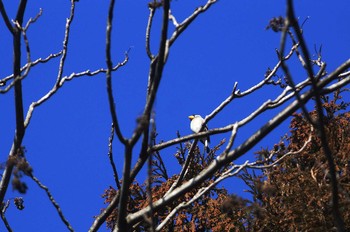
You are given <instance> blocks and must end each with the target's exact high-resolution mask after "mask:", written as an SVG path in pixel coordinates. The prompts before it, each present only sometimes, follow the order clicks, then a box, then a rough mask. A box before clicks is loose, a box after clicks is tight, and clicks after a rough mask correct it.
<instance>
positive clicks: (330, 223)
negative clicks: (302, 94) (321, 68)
mask: <svg viewBox="0 0 350 232" xmlns="http://www.w3.org/2000/svg"><path fill="white" fill-rule="evenodd" d="M340 99H341V97H340V96H339V95H336V94H335V95H334V99H333V100H329V99H328V97H324V104H323V107H324V111H325V112H326V115H325V118H323V122H324V124H325V129H326V133H327V139H328V145H329V147H330V148H331V151H332V155H333V159H334V162H335V165H336V171H337V173H336V174H337V182H338V183H337V184H338V188H339V196H338V197H339V210H340V212H341V214H342V217H343V220H344V222H345V225H346V229H347V231H350V211H349V210H348V209H349V206H350V197H349V193H350V184H349V183H350V182H349V181H350V167H349V164H350V163H349V151H350V137H349V134H350V113H349V112H345V111H344V110H345V109H346V107H347V104H345V103H344V102H342V101H341V102H340V103H339V100H340ZM309 115H310V117H311V118H313V119H314V118H315V117H316V112H315V111H312V112H310V113H309ZM290 127H291V133H290V136H289V137H288V138H287V141H288V142H289V144H288V146H287V147H286V148H285V150H284V151H283V149H281V148H280V147H279V148H277V149H276V148H274V151H271V152H275V151H276V150H278V151H279V152H281V151H282V152H281V153H282V154H283V153H285V152H288V151H295V150H298V149H300V148H301V147H302V146H303V144H304V143H305V141H307V139H308V137H309V136H310V134H312V140H311V142H310V143H309V144H308V146H307V147H306V149H305V150H303V151H302V152H301V153H299V154H297V155H294V156H289V157H287V158H286V159H284V161H283V162H282V163H280V164H279V165H276V166H274V167H273V168H270V169H268V170H265V171H264V173H263V174H262V175H260V176H259V177H258V178H256V177H255V176H253V175H246V176H242V178H245V180H246V182H248V181H249V180H251V182H252V180H256V183H253V184H251V185H250V188H251V191H250V192H251V193H252V194H253V196H254V199H256V203H258V205H259V208H260V210H259V212H260V214H259V215H255V217H254V223H253V224H251V225H250V228H249V230H253V231H334V230H335V224H334V219H333V216H332V209H333V208H332V191H331V183H330V174H329V167H328V162H327V160H326V156H325V154H324V152H323V149H321V143H320V139H319V137H318V135H317V133H315V132H314V131H312V130H311V126H310V123H309V122H308V121H307V120H306V119H305V117H304V116H303V115H302V114H294V115H293V119H292V121H291V124H290ZM264 152H265V153H266V151H260V152H259V154H260V155H261V154H262V153H264Z"/></svg>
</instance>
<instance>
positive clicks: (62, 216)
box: [29, 172, 74, 231]
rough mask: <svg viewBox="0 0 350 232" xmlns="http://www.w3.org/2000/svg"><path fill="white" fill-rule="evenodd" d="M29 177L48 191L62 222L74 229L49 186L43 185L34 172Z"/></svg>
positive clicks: (71, 229)
mask: <svg viewBox="0 0 350 232" xmlns="http://www.w3.org/2000/svg"><path fill="white" fill-rule="evenodd" d="M29 177H30V178H32V180H33V181H34V182H35V183H37V185H38V186H39V187H40V188H41V189H43V190H44V191H45V192H46V194H47V196H48V197H49V199H50V201H51V203H52V204H53V206H54V207H55V208H56V210H57V213H58V215H59V216H60V218H61V220H62V222H63V223H64V224H65V225H66V226H67V228H68V230H69V231H74V229H73V227H72V226H71V225H70V223H69V222H68V220H67V219H66V217H65V216H64V215H63V212H62V209H61V207H60V206H59V204H58V203H57V202H56V200H55V199H54V198H53V196H52V194H51V192H50V190H49V188H48V187H46V186H45V185H43V184H42V183H41V182H40V181H39V179H38V178H36V177H35V176H34V175H33V173H32V172H31V173H29Z"/></svg>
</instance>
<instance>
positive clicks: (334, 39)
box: [0, 0, 350, 232]
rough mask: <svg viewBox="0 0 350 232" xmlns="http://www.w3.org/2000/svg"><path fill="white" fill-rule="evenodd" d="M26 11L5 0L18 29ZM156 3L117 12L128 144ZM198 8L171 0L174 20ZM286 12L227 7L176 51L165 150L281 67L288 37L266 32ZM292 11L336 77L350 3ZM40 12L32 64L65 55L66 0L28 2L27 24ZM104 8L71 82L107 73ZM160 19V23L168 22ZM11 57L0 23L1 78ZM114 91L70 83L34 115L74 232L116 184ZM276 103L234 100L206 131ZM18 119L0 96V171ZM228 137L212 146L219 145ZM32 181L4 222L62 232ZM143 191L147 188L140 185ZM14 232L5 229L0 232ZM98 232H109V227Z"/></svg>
mask: <svg viewBox="0 0 350 232" xmlns="http://www.w3.org/2000/svg"><path fill="white" fill-rule="evenodd" d="M17 2H18V1H16V3H13V1H4V5H5V7H6V9H7V11H8V15H9V17H10V18H12V19H13V18H14V17H15V12H16V10H15V8H16V5H17ZM147 2H148V1H116V7H115V20H114V27H113V44H112V52H113V60H114V61H115V63H116V62H118V61H121V60H123V58H124V52H125V51H126V50H128V49H129V48H132V49H131V51H130V54H129V56H130V61H129V63H128V64H127V65H126V66H125V67H123V68H122V69H121V70H120V71H118V72H116V73H114V74H113V81H114V95H115V98H116V105H117V111H118V116H119V119H120V124H121V129H122V132H123V133H124V135H125V136H130V135H131V134H132V132H133V130H134V128H135V125H136V118H137V117H138V116H139V115H140V114H141V113H142V110H143V105H144V103H145V95H146V86H147V74H148V68H149V60H148V58H147V56H146V52H145V28H146V23H147V19H148V9H147ZM199 2H200V3H203V2H205V1H188V0H187V1H184V0H174V1H172V7H173V8H172V9H173V10H172V13H173V14H174V15H175V16H176V17H177V20H178V21H179V22H181V21H182V20H183V19H184V18H185V17H186V16H188V15H189V14H190V13H191V12H193V10H194V9H195V8H196V7H197V6H199V5H200V3H199ZM284 4H285V2H284V1H230V0H227V1H225V0H221V1H218V2H217V3H216V4H215V5H214V6H213V7H212V8H211V9H209V11H208V12H206V13H205V14H203V15H201V16H200V17H198V19H197V21H196V22H194V23H193V24H192V25H191V26H190V27H189V28H188V30H187V31H186V32H185V33H183V34H182V35H181V37H180V38H179V39H178V40H177V41H176V43H175V44H174V46H173V47H172V49H171V52H170V57H169V60H168V63H167V65H166V67H165V70H164V75H163V79H162V82H161V86H160V90H159V93H158V97H157V100H156V103H155V112H156V123H157V129H158V133H159V135H158V140H164V141H166V140H169V139H172V138H175V137H176V131H177V130H179V131H180V133H181V135H187V134H190V133H191V132H190V129H189V120H188V118H187V116H188V115H190V114H201V115H203V116H204V115H207V114H209V113H210V112H211V111H212V110H213V109H215V108H216V107H217V106H218V105H219V104H220V103H221V102H222V101H223V100H224V99H225V98H226V97H227V96H228V95H229V94H230V92H231V90H232V87H233V84H234V82H236V81H237V82H238V88H239V89H240V90H242V91H243V90H245V89H247V88H249V87H251V86H252V85H254V84H256V83H258V82H259V81H261V80H262V79H263V77H264V74H265V71H266V69H267V67H271V68H272V67H273V66H274V65H275V64H276V62H277V58H276V53H275V48H278V47H279V39H280V34H276V33H274V32H272V31H266V30H265V27H266V25H267V24H268V22H269V20H270V19H271V18H272V17H274V16H280V15H282V16H283V15H284V14H285V6H284ZM295 6H296V15H297V16H299V17H300V21H303V20H304V19H305V18H307V17H310V19H309V20H308V21H307V23H306V24H305V25H304V33H305V38H306V41H307V44H308V45H309V49H310V52H311V53H312V54H314V52H313V46H314V45H316V46H318V47H319V46H320V45H321V44H322V46H323V53H322V54H323V57H324V60H325V61H326V62H327V64H328V66H327V70H329V71H332V70H333V69H334V68H335V67H336V66H338V65H339V64H341V63H342V62H343V61H345V60H346V59H348V58H349V55H350V46H349V44H350V32H349V31H348V23H347V15H348V13H349V11H350V2H349V1H347V0H341V1H336V3H335V2H334V1H333V2H331V1H301V0H299V1H295ZM39 8H42V9H43V15H42V16H41V18H40V19H39V20H38V21H37V22H36V23H35V24H33V25H31V28H30V30H29V31H28V38H29V40H30V45H31V51H32V53H31V55H32V59H33V60H34V59H36V58H38V57H46V56H47V55H48V54H50V53H55V52H58V51H59V50H60V49H61V46H62V39H63V36H64V35H63V33H64V27H65V22H66V18H67V17H68V15H69V8H70V3H69V1H68V0H66V1H62V0H60V1H54V0H51V1H29V2H28V7H27V11H26V14H25V22H26V21H27V20H28V19H29V18H30V17H34V16H35V15H36V14H37V12H38V11H39ZM107 9H108V1H97V0H80V1H79V2H78V3H77V5H76V13H75V20H74V22H73V24H72V28H71V36H70V42H69V51H68V57H67V62H66V68H65V70H64V75H69V74H70V73H72V72H80V71H84V70H86V69H90V70H95V69H99V68H104V67H105V51H104V48H105V28H106V15H107ZM155 20H156V21H157V20H158V21H159V20H160V14H157V15H156V17H155ZM157 26H159V23H155V25H154V30H153V31H152V38H153V39H152V46H151V47H152V49H153V52H154V53H156V50H155V49H156V48H157V45H158V37H157V36H158V34H159V28H157ZM171 29H173V27H170V30H171ZM11 47H12V39H11V37H10V34H9V32H8V31H7V30H6V27H5V24H4V23H3V21H2V20H1V22H0V79H1V78H3V77H5V76H7V75H9V74H11V73H12V64H11V62H12V50H11ZM23 52H24V50H23ZM23 57H24V58H25V53H23ZM23 61H25V60H23ZM58 61H59V60H58V59H55V60H52V61H50V62H49V63H47V64H41V65H40V66H39V65H38V66H36V67H34V68H32V70H31V73H30V75H29V76H28V77H27V78H26V79H25V81H24V82H23V94H24V101H25V102H24V103H25V109H26V110H27V109H28V106H29V104H30V103H31V102H33V101H36V100H38V98H40V97H41V96H42V95H43V94H45V93H46V92H47V91H48V90H49V88H51V86H52V85H53V84H54V82H55V79H56V76H57V67H58ZM292 73H293V74H294V78H295V79H296V80H301V79H302V78H304V76H305V73H304V72H303V71H302V70H301V69H300V68H299V67H298V68H296V69H292ZM105 89H106V87H105V76H104V75H98V76H94V77H82V78H78V79H75V80H73V81H71V82H67V83H66V84H65V85H64V86H63V88H62V89H61V90H60V91H59V92H58V93H57V94H56V95H55V96H54V97H53V98H52V99H51V100H49V101H48V102H46V103H45V104H44V105H42V106H40V107H39V108H37V109H36V110H35V112H34V115H33V118H32V121H31V124H30V126H29V128H28V129H27V131H26V135H25V139H24V141H23V145H24V146H25V147H26V149H27V154H26V155H27V158H28V161H29V162H30V164H31V165H32V167H33V169H34V174H35V175H36V176H37V177H38V178H39V179H40V180H41V181H42V182H43V184H45V185H47V186H48V187H49V188H50V190H51V192H52V193H53V195H54V197H55V199H56V200H57V201H58V203H59V204H60V206H61V207H62V210H63V212H64V214H65V215H66V217H67V218H68V220H69V221H70V223H71V224H72V225H73V228H74V229H75V230H76V231H86V230H87V229H88V228H89V227H90V225H91V223H92V221H93V216H94V215H97V214H99V212H100V209H101V208H102V207H104V205H103V199H102V198H101V194H102V193H103V191H104V189H106V188H108V186H110V185H112V186H113V183H114V181H113V175H112V169H111V168H110V165H109V161H108V157H107V151H108V147H107V145H108V136H109V133H110V123H111V119H110V114H109V108H108V102H107V94H106V91H105ZM276 94H278V92H276V91H274V90H273V88H266V89H263V90H261V91H258V92H257V93H255V94H254V95H252V96H249V97H247V98H243V99H238V100H235V101H234V102H232V103H231V104H230V105H229V106H228V107H227V108H225V110H223V111H222V113H221V114H219V115H218V116H217V117H216V118H214V119H213V120H212V121H211V122H210V123H209V127H210V128H215V127H221V126H225V125H228V124H230V123H233V122H235V121H238V120H241V119H242V118H244V117H246V116H247V115H249V114H250V113H251V112H252V111H253V110H254V109H255V108H256V107H257V106H259V105H260V104H262V103H263V102H264V101H266V100H267V99H269V98H273V97H275V96H276ZM276 112H277V111H274V112H267V113H266V114H264V115H263V116H261V117H259V118H258V119H256V120H255V121H254V122H252V123H251V124H249V125H248V126H246V127H243V128H242V130H241V131H240V132H239V136H238V138H237V141H236V144H237V145H238V144H239V142H242V141H244V139H246V138H247V137H248V136H249V135H250V134H251V133H252V132H254V131H256V130H257V129H258V128H259V126H260V125H261V124H262V123H265V122H266V120H268V118H269V116H271V115H274V114H275V113H276ZM14 115H15V114H14V103H13V91H11V92H9V93H8V94H5V95H0V157H1V158H0V160H1V161H2V162H5V161H6V158H7V155H8V152H9V150H10V148H11V144H12V140H13V136H14V128H15V118H14ZM287 131H288V122H286V123H285V124H284V126H283V127H280V128H279V129H278V130H277V131H275V132H273V133H272V134H271V135H270V136H269V138H268V139H265V140H264V141H262V142H261V143H260V144H259V145H258V146H257V147H256V148H255V149H253V150H251V151H250V152H249V153H248V154H247V155H246V156H245V157H243V159H241V160H240V161H243V160H246V159H252V157H253V153H254V151H257V150H259V149H260V148H261V147H267V146H269V147H271V146H272V145H273V143H275V142H277V141H278V140H279V138H280V136H282V135H283V134H284V133H286V132H287ZM227 136H228V135H227V134H225V135H217V136H215V137H213V138H212V145H216V144H217V143H218V141H220V140H221V139H222V138H224V137H226V138H227ZM175 152H176V148H175V147H171V148H169V149H166V150H164V151H162V153H161V154H162V157H164V160H165V162H166V163H167V164H168V167H169V170H168V171H169V174H174V173H176V172H178V171H179V166H178V164H177V161H176V159H175V158H174V156H173V154H174V153H175ZM114 155H115V161H116V164H117V168H118V170H119V173H120V172H121V167H122V160H121V157H122V146H121V145H120V144H118V143H117V142H116V141H115V143H114ZM135 155H137V149H136V152H135ZM119 157H120V158H119ZM24 180H25V181H26V183H27V184H28V186H29V190H28V193H27V194H25V195H23V198H24V201H25V203H24V204H25V209H24V210H23V211H18V210H17V209H16V208H15V207H14V206H13V205H11V206H10V208H9V209H8V210H7V213H6V215H7V218H8V220H9V222H10V224H11V226H12V227H13V229H14V231H53V232H56V231H65V226H64V225H63V224H62V223H61V221H60V219H59V217H58V215H57V213H56V210H55V209H54V208H53V206H52V205H51V203H50V202H49V200H48V199H47V197H46V194H45V192H43V191H42V190H41V189H39V188H38V187H37V186H36V184H35V183H33V182H32V181H31V180H30V179H29V178H25V179H24ZM140 181H143V179H142V176H141V178H140ZM225 185H226V187H227V188H228V189H230V191H231V192H232V193H236V194H239V195H244V192H243V190H244V189H246V187H245V186H244V185H242V183H240V182H237V180H233V179H231V180H230V181H226V182H225ZM16 196H21V195H20V194H18V193H17V192H13V191H12V190H11V189H10V190H9V191H8V193H7V195H6V199H9V198H12V197H16ZM244 196H247V195H244ZM5 230H6V229H5V227H4V226H3V224H2V223H0V231H5ZM101 231H105V227H104V226H103V227H102V228H101Z"/></svg>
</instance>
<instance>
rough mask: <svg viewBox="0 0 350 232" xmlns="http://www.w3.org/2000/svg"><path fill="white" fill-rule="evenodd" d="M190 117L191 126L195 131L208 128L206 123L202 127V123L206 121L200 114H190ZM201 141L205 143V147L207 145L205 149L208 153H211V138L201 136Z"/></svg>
mask: <svg viewBox="0 0 350 232" xmlns="http://www.w3.org/2000/svg"><path fill="white" fill-rule="evenodd" d="M188 118H189V119H190V120H191V124H190V127H191V130H192V131H193V132H194V133H199V132H201V131H207V130H208V127H207V126H206V125H205V126H204V127H203V128H202V125H203V123H204V119H203V118H202V117H201V116H200V115H198V114H196V115H190V116H188ZM201 128H202V130H201ZM200 141H201V142H202V143H203V144H204V147H205V150H206V151H207V153H209V152H210V148H209V142H210V138H209V136H207V137H206V138H201V139H200Z"/></svg>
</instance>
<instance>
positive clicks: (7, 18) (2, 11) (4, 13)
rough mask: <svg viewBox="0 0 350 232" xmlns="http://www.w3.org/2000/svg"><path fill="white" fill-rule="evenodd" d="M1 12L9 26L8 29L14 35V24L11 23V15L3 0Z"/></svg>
mask: <svg viewBox="0 0 350 232" xmlns="http://www.w3.org/2000/svg"><path fill="white" fill-rule="evenodd" d="M0 13H1V15H2V18H3V20H4V22H5V25H6V26H7V29H8V30H9V31H10V33H11V34H12V35H13V34H14V31H13V28H12V24H11V21H10V19H9V17H8V16H7V13H6V10H5V6H4V4H3V2H2V0H0Z"/></svg>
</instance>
